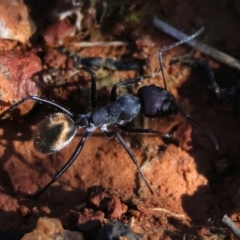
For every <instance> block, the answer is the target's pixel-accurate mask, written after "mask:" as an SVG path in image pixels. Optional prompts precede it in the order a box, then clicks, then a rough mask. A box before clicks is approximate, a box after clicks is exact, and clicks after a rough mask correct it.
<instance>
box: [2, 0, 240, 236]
mask: <svg viewBox="0 0 240 240" xmlns="http://www.w3.org/2000/svg"><path fill="white" fill-rule="evenodd" d="M33 2H34V1H33ZM28 5H29V6H31V9H32V14H33V16H32V18H33V20H34V21H35V22H36V24H37V26H39V25H41V27H39V29H41V30H42V29H47V27H48V26H49V21H50V20H49V19H47V16H45V15H44V14H43V13H42V14H43V15H44V16H45V17H46V19H45V18H43V19H40V20H39V19H38V20H39V21H37V18H39V16H41V15H40V10H42V8H40V9H39V13H38V12H37V11H36V9H34V4H32V5H31V4H30V1H28ZM98 5H100V3H99V2H98V4H97V6H98ZM36 6H37V3H36ZM109 6H110V10H111V12H110V13H111V14H110V15H109V16H108V15H107V16H106V17H105V19H104V20H103V21H102V23H101V26H100V27H96V26H95V25H94V24H96V23H95V21H94V20H93V19H90V20H88V25H89V24H90V23H91V24H90V25H91V27H92V29H90V30H89V29H87V30H84V33H82V35H81V34H79V35H77V34H76V35H75V36H74V37H73V39H70V40H69V39H68V40H67V42H66V45H67V46H68V47H69V46H71V43H74V41H75V42H78V41H80V37H82V38H83V37H85V35H86V34H87V33H88V34H90V35H87V36H88V38H90V39H91V41H97V40H99V39H100V40H106V41H112V40H123V41H128V42H130V43H131V45H130V46H121V47H104V48H102V47H93V48H84V49H81V50H79V53H80V54H81V55H82V56H85V57H93V56H98V57H116V58H118V59H121V58H122V59H124V58H127V59H130V60H131V59H133V58H139V59H141V60H142V59H145V58H148V59H149V60H148V61H147V64H146V65H144V67H143V72H144V74H147V73H148V74H149V73H152V72H154V71H155V70H156V69H157V68H158V67H159V63H158V60H157V51H158V50H159V49H160V48H161V47H163V46H166V45H168V44H172V43H173V42H175V41H176V40H174V39H172V38H171V37H169V36H167V35H165V34H163V33H161V32H159V31H158V30H157V29H155V28H154V27H153V26H152V17H153V16H154V15H156V16H157V17H159V18H161V19H162V20H164V21H166V22H168V23H169V24H172V25H173V26H174V27H175V28H177V29H180V30H181V31H183V32H185V33H187V34H192V33H194V32H195V31H196V30H198V29H199V28H200V27H201V26H202V25H204V26H205V27H206V30H205V31H204V32H203V33H202V34H201V36H199V37H198V39H199V40H201V41H203V42H204V43H206V44H209V45H211V46H213V47H215V48H217V49H219V50H221V51H223V52H225V53H227V54H229V55H230V56H233V57H235V58H239V57H240V45H239V44H240V34H239V24H238V23H239V20H240V19H239V13H240V6H239V4H238V1H231V2H229V1H224V0H223V1H217V0H214V1H209V2H207V1H200V0H196V1H190V0H187V1H184V2H181V3H180V2H179V1H175V0H171V1H154V0H151V1H148V3H146V4H142V3H141V1H133V3H131V4H130V3H127V2H126V1H125V2H123V6H124V7H123V8H122V11H117V10H119V9H120V6H119V4H118V3H117V1H114V2H111V3H110V5H109ZM110 10H109V11H110ZM116 12H119V14H116ZM34 14H35V15H34ZM114 14H115V15H114ZM113 16H115V18H114V20H112V21H111V18H113ZM123 16H126V17H125V18H124V17H123ZM131 17H132V18H131ZM98 19H99V16H98ZM132 19H135V20H132ZM85 21H86V20H85ZM89 22H90V23H89ZM93 23H94V24H93ZM58 24H59V23H58ZM50 29H51V28H50ZM89 32H90V33H89ZM38 34H40V33H38ZM45 34H46V32H45ZM48 34H49V33H48ZM54 34H55V33H54ZM84 34H85V35H84ZM43 36H44V34H43ZM79 36H80V37H79ZM89 36H90V37H89ZM58 40H59V39H58ZM34 44H36V45H34ZM54 44H55V43H54ZM31 45H32V47H33V48H34V47H36V48H37V47H39V46H40V48H41V47H42V48H43V49H44V47H45V45H44V43H42V42H41V41H40V40H38V38H37V37H36V38H35V39H34V41H33V42H32V43H31ZM52 48H53V46H52ZM52 48H51V46H50V47H49V46H48V48H46V49H44V51H43V52H40V54H39V57H41V59H42V61H43V66H44V69H45V70H46V69H48V68H49V66H54V67H56V66H60V65H62V64H63V62H64V61H65V65H67V66H70V65H71V61H69V62H67V61H68V60H66V59H65V58H60V57H59V58H58V57H57V55H58V53H56V52H54V51H55V50H53V49H52ZM190 50H191V49H190V48H188V47H186V46H185V45H181V46H179V47H176V48H174V49H172V50H170V51H167V52H164V54H163V58H164V69H165V74H166V79H167V86H168V90H169V91H170V92H171V93H172V94H174V96H175V97H176V99H177V102H178V105H179V106H180V107H181V109H183V111H184V112H185V113H186V114H190V116H191V117H192V118H193V119H195V120H197V121H198V122H199V123H201V124H203V125H204V126H205V127H207V129H209V130H210V131H211V132H212V133H213V134H214V136H215V137H216V139H217V141H218V142H219V146H220V149H219V150H218V151H217V150H215V149H214V146H213V144H212V142H211V140H210V138H209V137H208V135H207V133H206V131H204V130H203V129H201V128H200V127H198V126H197V125H195V124H194V123H191V122H190V121H188V120H186V119H185V118H184V117H183V116H181V115H180V114H178V115H172V116H169V117H163V118H158V119H153V120H152V119H144V118H143V117H142V116H139V117H137V118H136V119H135V120H134V123H135V125H136V126H139V127H145V128H153V129H154V130H156V131H160V132H161V133H163V134H166V133H168V132H171V131H172V132H173V135H174V136H175V137H176V138H177V139H178V143H177V144H176V143H175V142H171V141H170V143H166V141H165V140H163V139H162V138H160V137H159V136H158V135H156V134H152V135H151V134H150V135H147V134H146V135H140V134H122V136H123V138H124V140H125V141H126V143H127V145H128V146H130V147H131V150H132V151H133V153H134V155H135V157H136V159H137V161H138V163H139V164H140V165H141V169H142V171H143V173H144V174H145V175H146V178H147V181H148V182H149V184H150V185H151V187H152V189H153V191H154V194H153V195H151V193H150V192H149V191H148V189H147V188H146V186H145V184H144V182H143V180H142V179H141V177H140V176H139V174H138V173H137V170H136V167H135V166H134V164H133V163H132V161H131V159H130V157H129V156H128V154H127V153H126V151H125V149H124V148H123V147H122V146H121V145H120V144H119V143H118V142H117V141H116V140H114V139H112V140H110V139H108V138H107V137H106V136H105V135H104V134H102V133H101V132H100V131H98V130H97V131H96V132H95V133H94V134H93V136H91V137H90V138H89V139H88V140H87V141H86V144H85V146H84V148H83V150H82V152H81V154H80V155H79V156H78V158H77V159H76V161H75V162H74V163H73V164H72V166H71V167H70V168H69V169H68V170H67V171H66V172H65V173H64V174H63V175H62V177H61V178H60V179H59V180H58V181H57V182H56V183H54V184H53V185H52V186H51V187H50V188H49V189H47V190H46V192H44V193H43V194H42V195H41V196H39V197H38V198H36V199H32V198H29V195H33V194H34V193H36V192H37V191H38V190H40V189H41V188H42V187H44V186H45V185H46V184H47V183H48V182H49V181H50V180H51V178H52V177H53V176H54V174H55V173H56V171H57V170H59V169H60V168H61V166H63V165H64V164H65V163H66V162H67V160H68V159H69V158H70V156H71V154H72V153H73V151H74V149H75V148H76V145H77V144H78V142H79V141H80V139H81V137H82V133H83V131H82V130H79V132H78V133H77V135H76V137H75V138H74V139H73V140H72V142H71V143H70V144H69V145H68V146H67V147H65V148H64V149H62V150H60V151H59V152H57V153H55V154H51V155H43V154H41V153H38V152H37V151H36V150H35V149H34V147H33V142H32V135H33V131H34V129H35V128H36V124H37V123H38V122H39V121H41V119H44V117H45V116H46V115H47V114H50V113H52V112H53V110H52V109H51V108H49V107H45V106H42V105H40V104H37V105H36V106H35V108H34V109H33V110H32V111H31V112H29V113H28V114H27V115H25V116H19V115H16V116H14V115H13V116H12V117H11V118H6V119H2V120H1V124H0V134H1V141H0V143H1V144H0V156H1V157H0V159H1V161H0V214H1V217H0V229H1V230H2V231H7V230H16V231H20V232H29V231H32V230H33V229H34V228H35V226H36V222H37V220H38V218H39V217H42V216H47V217H54V218H59V219H61V220H62V222H63V223H64V224H63V226H64V227H66V228H67V229H70V230H76V228H77V220H76V222H74V223H73V224H70V222H71V221H70V219H71V217H69V216H71V213H72V212H75V213H76V212H84V210H83V209H84V207H83V208H80V210H79V211H78V210H77V208H76V207H77V206H81V204H83V205H84V204H85V203H86V202H87V205H86V209H88V210H86V209H85V211H90V212H91V211H92V210H93V211H94V213H93V214H92V213H91V214H92V215H93V216H94V217H95V215H97V216H98V214H97V213H98V212H97V211H101V212H103V213H104V216H105V219H107V220H109V219H118V220H121V221H122V222H124V223H127V224H129V225H130V226H131V228H132V230H134V231H136V232H138V233H141V234H143V236H144V239H151V240H154V239H234V236H233V234H232V233H231V232H230V231H229V230H227V229H226V228H225V227H224V226H223V225H222V223H221V220H222V217H223V215H224V214H227V215H228V216H230V217H231V218H232V220H234V222H235V223H236V224H237V225H239V226H240V221H239V198H240V195H239V184H240V178H239V172H240V163H239V154H240V152H239V144H240V143H238V141H239V135H240V127H239V125H238V121H239V117H240V111H239V109H240V102H239V96H235V97H234V98H231V99H224V100H219V99H217V97H216V96H215V95H214V93H213V91H212V90H211V89H209V88H208V82H207V80H206V76H205V75H204V74H203V73H202V71H201V70H200V69H193V68H191V67H188V66H182V65H180V64H179V63H175V64H172V65H170V60H171V59H172V58H173V57H175V56H179V55H182V54H185V53H188V52H189V51H190ZM51 53H54V54H56V58H57V59H58V60H59V59H60V60H59V61H57V60H56V62H54V60H53V59H52V58H51V56H50V55H51ZM43 55H45V58H44V56H43ZM196 55H197V57H198V58H200V59H205V60H206V61H207V62H208V63H209V64H210V66H211V67H212V68H213V70H214V72H215V74H216V78H217V79H218V82H219V84H220V85H221V86H222V87H227V86H231V85H233V84H235V83H236V82H237V81H238V80H239V79H240V73H239V72H238V71H236V70H234V69H232V68H230V67H227V66H223V65H222V64H220V63H218V62H217V60H214V59H210V58H209V57H208V56H204V55H203V54H201V53H199V52H198V53H197V54H196ZM49 62H50V63H49ZM60 73H61V74H65V75H66V74H67V71H63V70H61V71H60ZM96 73H97V76H98V79H99V81H98V82H97V87H98V102H97V103H98V105H99V106H101V105H104V104H105V103H106V102H107V101H108V97H109V94H110V91H111V87H112V85H113V84H115V83H117V82H119V81H121V80H124V79H128V78H130V77H134V76H135V75H138V74H139V73H136V72H135V71H109V70H108V71H107V70H98V71H96ZM78 77H79V79H80V81H79V79H78V78H77V79H75V78H72V79H71V80H66V79H65V80H61V79H60V80H59V82H57V83H56V82H55V79H51V81H48V82H46V81H45V82H41V80H40V77H39V79H38V81H39V82H40V83H41V85H40V86H39V88H40V89H41V92H42V96H43V97H44V98H48V99H50V100H54V101H55V102H57V103H60V104H61V105H63V106H65V107H66V108H67V109H71V110H72V111H73V112H74V113H86V112H87V111H88V110H89V107H90V105H89V104H90V102H89V91H90V88H89V84H88V79H89V75H88V74H85V73H80V74H79V75H78ZM61 81H63V83H64V84H61V83H62V82H61ZM58 83H59V84H58ZM141 84H146V85H149V84H156V85H159V86H163V81H162V77H161V75H159V76H157V77H156V78H151V79H147V80H146V81H144V82H143V83H141ZM138 87H139V86H135V85H134V86H133V87H132V88H129V89H127V90H125V89H124V88H123V89H121V90H120V91H119V93H120V94H126V93H127V92H128V93H136V91H137V89H138ZM96 185H97V186H102V187H103V188H104V189H103V190H102V192H105V191H113V192H114V194H113V195H114V197H113V196H112V195H111V201H110V202H109V203H108V204H109V205H108V207H109V208H110V209H111V211H112V214H110V213H109V212H108V211H107V210H106V209H105V208H100V207H99V206H95V205H94V207H93V205H92V203H91V204H90V203H89V202H88V201H89V196H88V195H87V189H88V188H90V187H93V186H96ZM106 189H107V190H106ZM109 189H110V190H109ZM104 196H105V195H104ZM96 212H97V213H96ZM73 215H74V214H73ZM92 215H91V216H92ZM100 215H101V219H102V214H100ZM74 216H75V215H74ZM75 218H76V216H75ZM75 218H74V219H75ZM99 218H100V217H99ZM77 219H78V221H80V220H79V218H78V217H77ZM101 224H104V221H102V220H101ZM98 230H99V229H98ZM91 231H92V230H91ZM96 231H97V230H96ZM85 237H86V239H94V238H95V236H94V237H92V236H90V237H89V235H88V234H86V236H85Z"/></svg>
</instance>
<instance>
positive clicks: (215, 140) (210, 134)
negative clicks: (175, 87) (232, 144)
mask: <svg viewBox="0 0 240 240" xmlns="http://www.w3.org/2000/svg"><path fill="white" fill-rule="evenodd" d="M170 102H171V104H173V105H174V106H175V107H176V108H177V109H178V111H179V112H180V113H181V114H182V115H183V116H184V117H185V118H187V119H188V120H189V121H191V122H193V123H195V124H196V125H198V126H199V127H201V128H202V129H204V130H205V131H206V132H207V134H208V136H209V138H210V139H211V141H212V143H213V145H214V147H215V149H216V150H219V145H218V142H217V139H216V138H215V137H214V135H213V134H212V132H210V131H209V130H208V129H207V128H206V127H204V126H203V125H202V124H200V123H199V122H197V121H196V120H194V119H193V118H191V117H190V116H189V115H186V114H185V113H184V112H183V111H182V110H181V109H180V108H179V106H178V105H177V104H176V103H175V102H172V101H170Z"/></svg>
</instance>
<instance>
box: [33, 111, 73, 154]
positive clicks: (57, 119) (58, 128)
mask: <svg viewBox="0 0 240 240" xmlns="http://www.w3.org/2000/svg"><path fill="white" fill-rule="evenodd" d="M76 131H77V125H76V124H75V122H74V121H73V120H72V119H71V118H70V117H69V116H67V115H66V114H64V113H55V114H53V115H51V116H49V117H47V118H45V119H44V120H43V121H41V122H40V123H39V124H38V125H37V128H36V130H35V131H34V134H33V143H34V147H35V149H36V150H37V151H39V152H41V153H44V154H50V153H54V152H56V151H58V150H60V149H62V148H63V147H65V146H66V145H68V143H69V142H70V141H71V140H72V138H73V137H74V136H75V134H76Z"/></svg>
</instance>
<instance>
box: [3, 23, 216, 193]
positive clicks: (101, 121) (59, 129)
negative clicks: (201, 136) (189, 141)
mask: <svg viewBox="0 0 240 240" xmlns="http://www.w3.org/2000/svg"><path fill="white" fill-rule="evenodd" d="M203 29H204V28H203V27H202V28H201V29H200V30H199V31H197V32H196V33H195V34H193V35H191V36H189V37H187V38H185V39H183V40H181V41H179V42H176V43H174V44H172V45H169V46H165V47H163V48H162V49H160V50H159V51H158V54H157V55H158V61H159V64H160V68H159V69H158V70H157V71H156V72H155V73H153V74H152V75H148V76H139V77H135V78H132V79H128V80H126V81H123V82H119V83H117V84H115V85H113V87H112V90H111V93H110V103H108V104H107V105H106V106H104V107H101V108H97V107H96V101H97V98H96V75H95V74H94V72H93V70H91V69H90V68H89V67H87V66H80V69H82V70H84V71H86V72H88V73H89V74H90V75H91V107H92V111H91V112H89V113H87V114H79V115H73V114H72V113H71V112H70V111H68V110H67V109H66V108H64V107H62V106H60V105H58V104H57V103H54V102H52V101H49V100H46V99H42V98H40V97H38V96H27V97H25V98H23V99H22V100H20V101H19V102H17V103H15V104H13V105H12V106H11V107H10V108H9V109H7V110H6V111H4V112H3V113H1V114H0V118H3V117H4V116H6V115H7V114H9V113H10V112H12V111H13V110H15V109H16V108H17V107H19V105H21V104H23V103H25V102H26V101H28V100H33V101H36V102H38V103H44V104H46V105H49V106H51V107H53V108H55V109H57V110H58V112H57V113H54V114H52V115H50V116H48V117H46V118H45V119H44V120H42V121H41V122H40V123H39V124H38V125H37V127H36V130H35V132H34V134H33V143H34V147H35V149H36V150H37V151H39V152H41V153H44V154H51V153H54V152H57V151H59V150H60V149H62V148H64V147H65V146H67V145H68V144H69V143H70V142H71V140H72V139H73V138H74V136H75V134H76V132H77V130H78V129H79V128H85V131H84V133H83V136H82V139H81V140H80V141H79V143H78V145H77V147H76V149H75V151H74V152H73V154H72V155H71V157H70V159H69V160H68V161H67V162H66V163H65V165H64V166H63V167H62V168H61V169H60V170H59V171H58V172H57V173H56V174H55V175H54V177H53V178H52V180H51V181H50V182H49V183H48V184H47V185H46V186H45V187H43V188H42V189H41V190H40V191H38V192H37V194H35V195H34V197H37V196H39V195H40V194H42V193H43V192H44V191H45V190H46V189H48V188H49V187H50V186H51V185H52V184H53V183H54V182H55V181H56V180H57V179H58V178H59V177H61V175H62V174H63V173H64V172H65V171H66V170H67V169H68V168H69V167H70V166H71V165H72V163H73V162H74V161H75V160H76V158H77V157H78V155H79V154H80V153H81V151H82V149H83V147H84V144H85V141H86V139H87V138H89V137H90V136H91V135H92V134H93V132H94V130H95V129H96V128H100V129H101V131H102V132H103V133H104V134H105V135H106V136H107V137H109V138H112V137H115V138H116V139H117V140H118V141H119V143H120V144H121V145H122V146H123V147H124V148H125V150H126V151H127V153H128V155H129V157H130V158H131V160H132V161H133V163H134V164H135V165H136V167H137V170H138V172H139V174H140V175H141V177H142V179H143V181H144V182H145V184H146V186H147V188H148V189H149V191H150V192H151V193H152V194H153V190H152V189H151V187H150V185H149V183H148V182H147V179H146V178H145V176H144V174H143V173H142V171H141V169H140V166H139V165H138V163H137V161H136V158H135V156H134V155H133V153H132V151H131V150H130V148H129V147H128V145H127V144H126V143H125V141H124V140H123V138H122V137H121V135H120V134H119V133H118V132H117V131H115V130H114V129H113V128H111V126H115V127H117V128H119V129H120V130H122V131H125V132H132V133H159V132H157V131H154V130H152V129H141V128H132V127H129V126H126V125H125V124H126V123H129V122H131V121H132V120H133V119H134V118H135V117H136V115H137V114H138V113H139V112H140V110H142V114H143V115H144V116H146V117H148V118H156V117H161V116H168V115H170V114H176V113H178V112H180V113H181V114H182V115H184V116H185V117H186V118H187V119H189V120H190V121H192V122H194V123H196V124H197V125H198V126H200V127H202V128H203V129H204V130H205V131H206V132H207V133H208V135H209V137H210V139H211V140H212V142H213V144H214V146H215V148H216V149H218V148H219V147H218V143H217V141H216V139H215V137H214V136H213V134H212V133H211V132H210V131H209V130H208V129H206V128H205V127H203V126H202V125H201V124H199V123H198V122H196V121H195V120H193V119H192V118H190V117H189V116H187V115H185V114H184V113H183V112H182V110H181V109H180V108H179V107H178V106H177V104H176V99H175V97H174V96H173V95H172V94H171V93H170V92H168V91H167V86H166V79H165V74H164V69H163V62H162V53H163V52H164V51H166V50H169V49H171V48H173V47H176V46H178V45H180V44H182V43H184V42H187V41H189V40H191V39H193V38H195V37H197V36H198V35H199V34H200V33H201V32H202V31H203ZM159 72H161V73H162V77H163V81H164V88H162V87H158V86H156V85H148V86H143V87H141V88H139V90H138V92H137V96H132V95H122V96H120V97H117V92H116V91H117V88H118V87H120V86H126V85H129V84H134V83H139V82H141V81H143V80H144V79H148V78H152V77H156V76H157V75H158V74H159Z"/></svg>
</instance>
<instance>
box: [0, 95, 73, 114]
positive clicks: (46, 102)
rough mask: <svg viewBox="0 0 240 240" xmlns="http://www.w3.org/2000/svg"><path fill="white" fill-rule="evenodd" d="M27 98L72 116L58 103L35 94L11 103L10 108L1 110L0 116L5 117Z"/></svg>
mask: <svg viewBox="0 0 240 240" xmlns="http://www.w3.org/2000/svg"><path fill="white" fill-rule="evenodd" d="M28 100H33V101H36V102H38V103H44V104H46V105H49V106H51V107H54V108H56V109H57V110H59V111H60V112H63V113H65V114H67V115H68V116H71V117H72V116H73V114H72V113H71V112H69V111H68V110H67V109H66V108H64V107H61V106H60V105H58V104H57V103H54V102H51V101H49V100H46V99H43V98H40V97H37V96H28V97H25V98H23V99H22V100H20V101H19V102H17V103H15V104H13V105H12V106H11V107H10V108H8V109H7V110H5V111H4V112H2V113H1V114H0V118H3V117H5V116H6V115H7V114H9V113H10V112H12V111H14V110H15V109H16V108H18V107H19V106H20V105H22V104H23V103H25V102H27V101H28Z"/></svg>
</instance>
